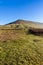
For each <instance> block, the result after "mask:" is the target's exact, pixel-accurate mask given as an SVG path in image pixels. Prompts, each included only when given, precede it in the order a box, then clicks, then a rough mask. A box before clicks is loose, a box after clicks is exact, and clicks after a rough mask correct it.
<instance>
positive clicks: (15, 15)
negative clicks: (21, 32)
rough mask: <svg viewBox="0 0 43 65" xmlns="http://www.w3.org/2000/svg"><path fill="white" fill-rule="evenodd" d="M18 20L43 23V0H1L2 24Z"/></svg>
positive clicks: (0, 19) (0, 18) (0, 16)
mask: <svg viewBox="0 0 43 65" xmlns="http://www.w3.org/2000/svg"><path fill="white" fill-rule="evenodd" d="M17 19H23V20H31V21H35V22H43V0H0V24H6V23H9V22H13V21H15V20H17Z"/></svg>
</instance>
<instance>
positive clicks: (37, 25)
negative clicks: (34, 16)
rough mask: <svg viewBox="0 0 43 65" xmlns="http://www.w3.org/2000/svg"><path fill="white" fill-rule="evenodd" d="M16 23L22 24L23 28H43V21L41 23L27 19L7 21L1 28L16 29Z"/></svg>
mask: <svg viewBox="0 0 43 65" xmlns="http://www.w3.org/2000/svg"><path fill="white" fill-rule="evenodd" d="M15 25H20V26H21V27H22V28H26V27H27V28H29V27H32V28H42V29H43V23H39V22H33V21H26V20H20V19H19V20H16V21H14V22H11V23H7V24H5V25H3V26H0V29H12V28H13V29H14V28H15Z"/></svg>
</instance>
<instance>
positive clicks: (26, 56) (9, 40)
mask: <svg viewBox="0 0 43 65" xmlns="http://www.w3.org/2000/svg"><path fill="white" fill-rule="evenodd" d="M20 26H21V27H20ZM20 26H19V27H18V29H19V28H22V29H21V30H17V29H16V27H17V25H15V26H10V25H8V27H6V26H5V27H4V28H6V29H12V28H13V29H14V30H6V29H4V30H0V65H43V36H36V35H33V34H29V33H28V34H27V32H28V28H27V25H24V24H23V25H21V24H20ZM2 28H3V27H2Z"/></svg>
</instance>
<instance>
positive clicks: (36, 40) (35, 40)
mask: <svg viewBox="0 0 43 65" xmlns="http://www.w3.org/2000/svg"><path fill="white" fill-rule="evenodd" d="M33 41H34V42H40V41H41V40H38V39H34V40H33Z"/></svg>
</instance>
